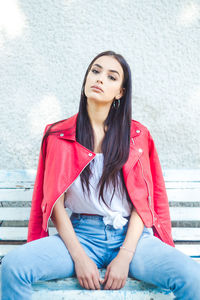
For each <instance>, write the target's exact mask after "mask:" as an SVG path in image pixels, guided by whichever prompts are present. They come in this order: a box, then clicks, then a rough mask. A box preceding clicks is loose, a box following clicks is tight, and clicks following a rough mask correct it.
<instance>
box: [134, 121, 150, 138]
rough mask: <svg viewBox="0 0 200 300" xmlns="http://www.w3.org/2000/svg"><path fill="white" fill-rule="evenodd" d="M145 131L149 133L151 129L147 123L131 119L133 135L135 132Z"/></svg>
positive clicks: (145, 133) (144, 132) (146, 133)
mask: <svg viewBox="0 0 200 300" xmlns="http://www.w3.org/2000/svg"><path fill="white" fill-rule="evenodd" d="M140 132H141V133H143V134H144V135H149V129H148V128H147V126H146V125H144V124H142V123H140V122H139V121H136V120H134V119H132V120H131V135H134V134H135V133H140Z"/></svg>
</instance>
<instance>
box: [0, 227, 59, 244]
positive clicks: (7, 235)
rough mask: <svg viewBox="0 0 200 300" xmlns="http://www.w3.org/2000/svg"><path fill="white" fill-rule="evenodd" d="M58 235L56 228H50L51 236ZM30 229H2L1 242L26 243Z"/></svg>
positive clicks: (0, 233) (0, 229)
mask: <svg viewBox="0 0 200 300" xmlns="http://www.w3.org/2000/svg"><path fill="white" fill-rule="evenodd" d="M55 233H57V230H56V228H55V227H49V234H50V235H53V234H55ZM27 234H28V227H0V240H3V241H10V240H12V241H24V240H26V239H27Z"/></svg>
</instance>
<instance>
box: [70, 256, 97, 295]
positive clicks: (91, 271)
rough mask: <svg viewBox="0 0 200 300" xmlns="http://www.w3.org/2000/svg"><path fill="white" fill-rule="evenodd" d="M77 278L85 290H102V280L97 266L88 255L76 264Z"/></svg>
mask: <svg viewBox="0 0 200 300" xmlns="http://www.w3.org/2000/svg"><path fill="white" fill-rule="evenodd" d="M74 263H75V271H76V276H77V278H78V281H79V283H80V285H81V286H82V287H83V288H85V289H88V290H89V289H91V290H96V289H97V290H100V283H99V282H101V283H102V281H103V279H101V278H100V275H99V270H98V268H97V265H96V264H95V263H94V261H93V260H92V259H90V258H89V257H88V256H87V255H83V256H81V257H80V258H79V259H78V260H76V261H75V262H74Z"/></svg>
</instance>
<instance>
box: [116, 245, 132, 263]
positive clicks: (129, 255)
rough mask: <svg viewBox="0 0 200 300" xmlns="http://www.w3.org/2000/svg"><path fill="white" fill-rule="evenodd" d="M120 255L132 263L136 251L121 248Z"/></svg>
mask: <svg viewBox="0 0 200 300" xmlns="http://www.w3.org/2000/svg"><path fill="white" fill-rule="evenodd" d="M118 256H119V257H120V258H122V259H123V260H126V261H128V262H129V263H130V262H131V260H132V258H133V256H134V251H126V249H125V248H120V250H119V252H118Z"/></svg>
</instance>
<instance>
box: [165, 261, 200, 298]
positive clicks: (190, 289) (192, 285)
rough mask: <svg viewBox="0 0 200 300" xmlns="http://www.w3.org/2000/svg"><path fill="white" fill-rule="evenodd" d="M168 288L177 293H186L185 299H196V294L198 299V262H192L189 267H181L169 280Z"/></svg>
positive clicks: (199, 274)
mask: <svg viewBox="0 0 200 300" xmlns="http://www.w3.org/2000/svg"><path fill="white" fill-rule="evenodd" d="M170 289H171V290H172V291H173V292H174V293H175V294H176V293H177V295H179V293H180V295H187V297H188V298H187V299H197V298H195V297H197V295H198V296H199V298H198V299H200V264H198V263H195V262H194V264H191V268H190V269H187V268H184V267H183V268H182V269H181V271H180V272H179V274H178V276H176V278H173V279H172V280H171V284H170ZM184 299H185V298H184Z"/></svg>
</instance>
